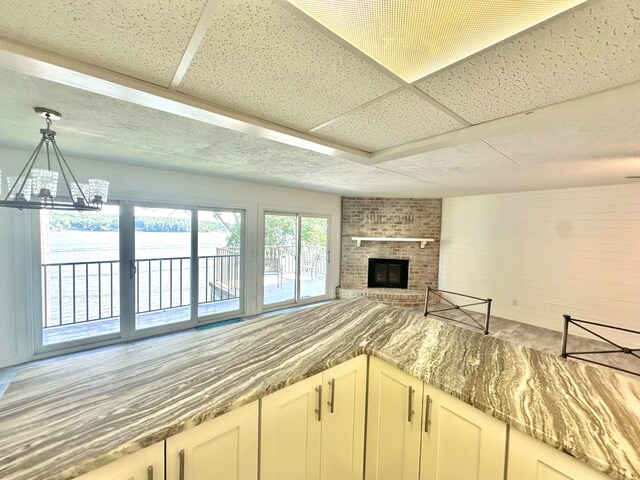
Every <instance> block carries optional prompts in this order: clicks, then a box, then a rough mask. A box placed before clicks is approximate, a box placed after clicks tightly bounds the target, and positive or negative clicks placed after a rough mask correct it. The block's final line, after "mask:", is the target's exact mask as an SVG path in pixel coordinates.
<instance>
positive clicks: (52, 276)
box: [42, 246, 327, 328]
mask: <svg viewBox="0 0 640 480" xmlns="http://www.w3.org/2000/svg"><path fill="white" fill-rule="evenodd" d="M216 252H217V255H210V256H202V257H198V304H205V303H213V302H221V301H225V300H233V299H236V298H239V296H240V270H241V262H240V253H239V249H237V248H233V247H225V248H218V249H217V250H216ZM295 254H296V248H295V247H293V246H273V247H265V257H267V258H274V259H277V263H278V265H279V268H280V269H281V270H280V271H281V272H282V273H294V272H295V270H296V257H295ZM300 254H301V258H300V270H301V273H302V274H306V275H310V276H311V278H324V276H325V275H326V268H327V267H326V265H327V262H326V251H325V249H324V248H321V247H314V246H304V247H302V248H301V251H300ZM132 267H135V268H132V271H133V272H135V277H133V278H134V284H135V313H136V314H139V313H151V312H158V311H165V310H169V309H173V308H181V307H187V306H188V305H190V303H191V260H190V258H189V257H163V258H148V259H140V260H134V261H133V264H132ZM42 274H43V306H44V318H43V327H44V328H52V327H58V326H61V325H71V324H76V323H84V322H92V321H97V320H106V319H110V318H115V317H119V316H120V262H119V261H118V260H107V261H95V262H69V263H47V264H43V265H42Z"/></svg>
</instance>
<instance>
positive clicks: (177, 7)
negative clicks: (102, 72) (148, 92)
mask: <svg viewBox="0 0 640 480" xmlns="http://www.w3.org/2000/svg"><path fill="white" fill-rule="evenodd" d="M205 4H206V0H190V1H188V2H179V1H176V0H145V1H137V0H136V1H132V0H109V1H77V0H60V1H58V0H55V1H52V2H43V1H42V0H3V1H2V6H1V13H0V36H4V37H7V38H9V39H11V40H16V41H19V42H22V43H26V44H28V45H33V46H35V47H40V48H43V49H45V50H49V51H52V52H55V53H58V54H61V55H65V56H67V57H70V58H74V59H76V60H81V61H83V62H87V63H90V64H92V65H97V66H100V67H103V68H107V69H109V70H113V71H114V72H118V73H122V74H125V75H129V76H131V77H134V78H138V79H141V80H145V81H148V82H151V83H154V84H156V85H162V86H168V85H169V84H170V83H171V79H172V78H173V75H174V74H175V71H176V68H177V67H178V64H179V63H180V59H181V58H182V55H183V53H184V51H185V48H186V47H187V44H188V43H189V39H190V38H191V35H192V34H193V31H194V29H195V27H196V24H197V23H198V19H199V18H200V14H201V13H202V10H203V8H204V5H205Z"/></svg>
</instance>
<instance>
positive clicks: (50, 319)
mask: <svg viewBox="0 0 640 480" xmlns="http://www.w3.org/2000/svg"><path fill="white" fill-rule="evenodd" d="M119 211H120V209H119V207H118V206H117V205H105V206H104V207H103V209H102V211H101V212H60V211H47V210H44V211H42V212H41V214H40V232H41V237H42V238H41V259H42V310H43V318H42V338H41V340H42V344H43V345H51V344H56V343H63V342H71V341H77V340H82V339H87V338H91V337H97V336H104V335H111V334H117V333H119V332H120V251H119Z"/></svg>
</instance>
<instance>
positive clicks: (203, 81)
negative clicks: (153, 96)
mask: <svg viewBox="0 0 640 480" xmlns="http://www.w3.org/2000/svg"><path fill="white" fill-rule="evenodd" d="M398 86H399V85H398V84H397V83H396V82H395V81H393V80H391V79H390V78H388V77H387V76H385V75H384V74H382V73H380V72H379V71H377V70H376V69H374V68H373V67H372V66H371V65H369V64H368V63H366V62H365V61H363V60H361V59H360V58H359V57H357V56H356V55H354V54H353V53H351V52H349V51H348V50H346V49H344V48H342V47H341V46H339V45H338V44H336V43H334V42H333V41H331V40H329V39H328V38H327V37H325V36H323V35H322V34H320V33H319V32H317V31H316V30H314V29H313V28H311V27H310V26H309V25H307V24H306V23H304V22H303V21H301V20H299V19H298V18H296V17H295V16H294V15H292V14H291V13H289V12H287V11H286V10H283V9H282V8H280V7H278V6H277V5H274V4H273V3H272V2H271V1H270V0H252V1H250V2H247V1H246V0H223V1H222V2H221V7H220V10H219V13H218V15H216V16H215V17H214V19H213V22H212V24H211V26H210V27H209V31H208V33H207V36H206V37H205V38H204V40H203V42H202V44H201V46H200V48H199V49H198V51H197V53H196V55H195V57H194V58H193V61H192V63H191V66H190V67H189V69H188V70H187V73H186V75H185V77H184V79H183V81H182V83H181V84H180V86H179V88H178V90H180V91H181V92H184V93H188V94H190V95H194V96H196V97H199V98H204V99H206V100H210V101H212V102H214V103H217V104H219V105H223V106H225V107H227V108H231V109H234V110H238V111H241V112H244V113H248V114H250V115H254V116H256V117H260V118H264V119H267V120H269V121H272V122H275V123H278V124H280V125H284V126H287V127H291V128H295V129H297V130H300V131H306V130H308V129H310V128H312V127H315V126H317V125H320V124H322V123H324V122H326V121H327V120H330V119H332V118H334V117H337V116H338V115H341V114H342V113H344V112H347V111H349V110H351V109H353V108H355V107H358V106H359V105H362V104H363V103H366V102H368V101H370V100H373V99H375V98H376V97H379V96H380V95H383V94H385V93H387V92H389V91H391V90H393V89H395V88H397V87H398Z"/></svg>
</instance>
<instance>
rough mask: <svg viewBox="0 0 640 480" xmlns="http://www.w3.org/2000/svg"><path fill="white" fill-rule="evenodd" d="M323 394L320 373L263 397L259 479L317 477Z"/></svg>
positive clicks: (298, 479) (292, 479) (315, 479)
mask: <svg viewBox="0 0 640 480" xmlns="http://www.w3.org/2000/svg"><path fill="white" fill-rule="evenodd" d="M323 393H325V392H323V391H322V374H321V373H319V374H318V375H314V376H313V377H310V378H307V379H306V380H303V381H301V382H298V383H296V384H294V385H291V386H289V387H287V388H284V389H282V390H280V391H277V392H275V393H272V394H271V395H267V396H266V397H264V398H263V399H262V428H261V434H260V476H261V478H262V480H318V479H319V478H320V438H321V422H320V420H321V415H322V414H324V413H325V412H326V410H325V409H323V408H322V405H321V402H322V394H323ZM317 409H320V410H319V411H320V413H317V412H316V410H317Z"/></svg>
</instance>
